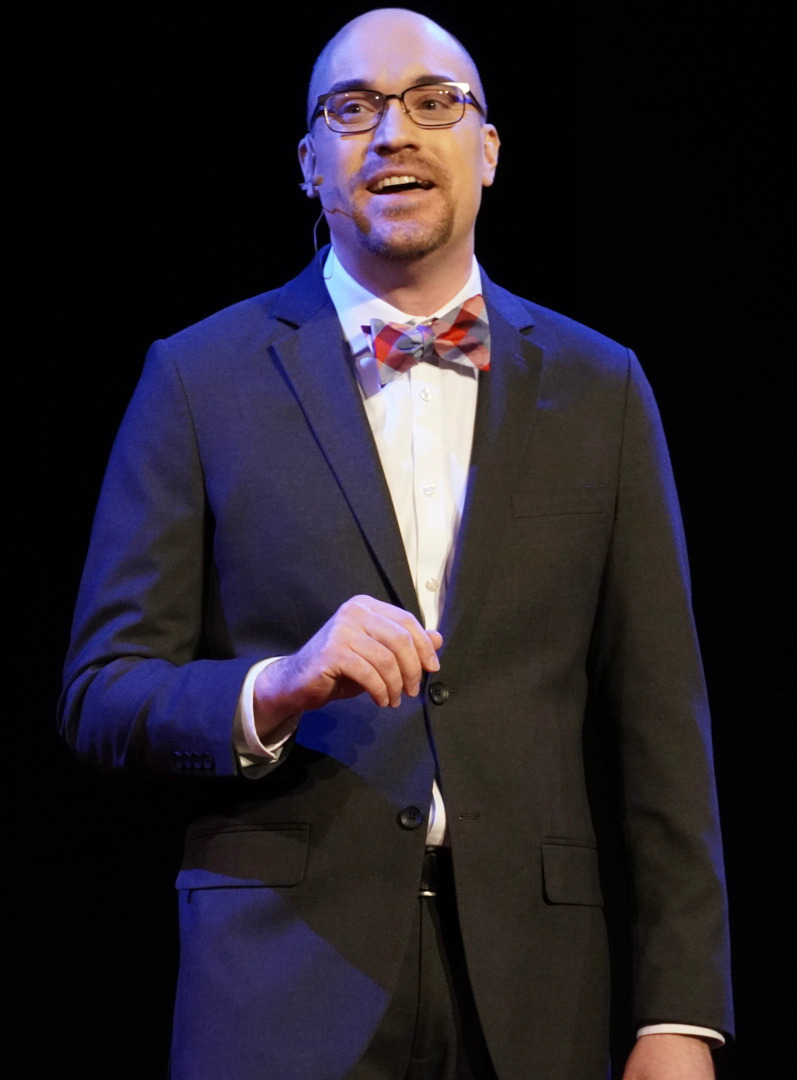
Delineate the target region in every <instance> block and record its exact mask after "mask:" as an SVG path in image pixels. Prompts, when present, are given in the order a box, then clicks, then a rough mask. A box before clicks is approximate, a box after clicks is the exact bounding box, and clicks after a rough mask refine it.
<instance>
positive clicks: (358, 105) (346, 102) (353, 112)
mask: <svg viewBox="0 0 797 1080" xmlns="http://www.w3.org/2000/svg"><path fill="white" fill-rule="evenodd" d="M391 96H392V95H391ZM400 96H401V98H402V100H403V102H404V108H405V109H406V110H407V112H408V113H409V115H410V117H411V119H412V120H414V121H415V123H416V124H418V125H419V126H420V127H445V126H446V125H448V124H455V123H456V122H457V121H458V120H461V119H462V117H463V115H464V113H465V95H464V94H463V93H462V91H461V90H460V89H459V87H456V86H413V87H410V89H409V90H405V91H404V93H403V94H402V95H400ZM385 104H386V99H385V95H384V94H380V93H378V92H377V91H376V90H346V91H342V92H341V93H339V94H332V95H331V96H330V97H328V98H327V100H326V115H327V119H328V122H329V124H330V126H331V127H332V128H333V130H343V131H367V130H368V129H369V128H372V127H376V125H377V124H378V123H379V120H380V118H381V116H382V113H383V112H384V111H385Z"/></svg>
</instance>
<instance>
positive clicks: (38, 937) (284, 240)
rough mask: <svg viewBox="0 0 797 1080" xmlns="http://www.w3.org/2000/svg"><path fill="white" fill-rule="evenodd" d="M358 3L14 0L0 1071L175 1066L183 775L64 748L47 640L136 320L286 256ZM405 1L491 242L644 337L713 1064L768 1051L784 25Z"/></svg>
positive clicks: (634, 339) (782, 616) (179, 317)
mask: <svg viewBox="0 0 797 1080" xmlns="http://www.w3.org/2000/svg"><path fill="white" fill-rule="evenodd" d="M364 9H365V5H352V4H347V3H342V4H337V5H330V4H324V5H316V4H310V3H294V4H292V5H284V6H282V7H280V9H279V10H278V11H276V12H274V11H269V10H268V7H267V5H254V4H235V3H226V4H208V5H206V6H204V7H203V6H200V5H194V4H180V3H176V2H174V3H168V2H167V3H162V4H160V5H157V6H155V5H151V6H150V5H147V4H143V3H129V4H127V5H125V6H123V7H121V8H116V7H115V6H111V5H109V4H102V5H101V4H99V3H97V4H88V3H84V4H80V3H77V4H73V5H63V6H55V5H53V4H45V3H29V4H27V5H26V6H25V7H24V9H23V8H18V9H16V13H15V14H14V19H15V21H16V27H15V28H16V29H18V30H19V34H18V36H16V37H15V39H14V45H13V48H12V53H13V55H12V57H11V59H12V62H13V65H14V67H13V72H14V78H13V80H12V89H11V97H10V99H9V100H8V101H7V103H6V104H7V106H10V107H9V108H7V113H8V114H9V116H10V118H11V119H12V121H17V120H18V121H19V124H18V129H19V135H20V139H19V143H18V145H19V151H18V152H17V151H16V149H15V150H14V152H13V153H12V155H11V158H10V165H8V166H7V168H9V172H10V174H11V178H12V179H14V180H19V181H21V185H20V191H19V194H18V195H17V197H16V198H15V199H14V200H13V201H11V200H7V201H8V203H9V209H10V211H11V226H12V234H14V236H15V238H16V237H18V238H19V239H20V240H21V243H20V244H19V246H18V248H15V247H13V246H12V247H11V248H10V252H11V259H10V262H11V272H12V273H11V276H12V280H13V282H14V283H15V284H16V285H18V286H21V288H20V289H19V291H15V292H14V294H13V307H12V311H11V320H10V323H11V322H15V321H18V323H19V326H20V329H21V334H20V337H19V344H16V343H15V344H13V345H12V344H9V349H10V353H11V355H10V356H8V360H7V371H8V374H9V384H10V386H11V395H10V399H8V401H9V405H10V408H9V409H8V415H9V419H8V422H7V423H8V427H9V428H10V430H11V433H12V442H11V452H10V453H9V457H8V461H9V469H8V471H9V473H10V475H11V477H12V479H13V480H15V481H20V484H19V491H16V490H15V491H13V492H12V494H10V495H9V496H8V497H7V498H8V502H7V510H8V513H7V518H6V520H7V521H8V523H9V524H8V526H7V530H6V531H7V534H8V535H9V537H10V538H11V540H12V542H13V543H14V544H15V545H16V550H15V551H14V553H13V554H12V555H11V556H10V558H9V561H8V563H7V566H8V569H9V577H10V585H11V588H10V590H9V595H10V598H11V599H10V604H9V608H10V625H11V627H12V630H13V633H14V645H15V651H14V654H13V663H12V665H11V667H10V669H9V673H8V675H7V682H6V686H7V698H8V699H9V700H10V703H11V707H10V709H9V713H8V716H7V724H8V725H9V730H10V733H11V735H12V736H16V735H17V734H19V735H20V738H19V740H18V741H15V742H14V743H13V745H12V752H11V754H10V762H9V766H10V768H9V774H10V775H11V777H12V780H13V781H14V782H13V783H12V785H11V786H10V790H11V797H12V802H11V808H10V811H9V817H8V818H7V826H8V830H9V833H10V835H11V836H12V837H14V838H17V837H21V840H22V842H21V844H19V846H18V847H17V846H15V847H14V849H13V850H14V862H13V863H12V864H11V868H10V884H9V891H10V893H11V894H12V895H14V896H16V897H19V896H21V897H22V900H23V903H22V907H21V911H20V917H19V918H18V919H15V920H14V921H13V922H12V923H11V925H12V927H13V934H12V941H11V948H12V951H13V953H14V955H15V958H16V960H17V961H18V962H17V963H16V964H15V966H14V968H13V972H14V975H13V979H14V981H13V983H12V988H13V992H14V995H15V1000H16V1003H17V1004H18V1006H19V1020H18V1027H17V1033H18V1034H19V1036H20V1047H21V1049H22V1051H23V1053H24V1055H25V1057H24V1062H25V1063H22V1064H20V1065H18V1066H16V1067H15V1068H14V1069H13V1070H12V1072H11V1073H9V1075H14V1076H23V1075H30V1076H34V1075H35V1076H40V1075H42V1074H46V1073H47V1071H49V1070H50V1069H54V1068H56V1067H57V1068H58V1069H59V1070H60V1071H62V1072H66V1071H70V1070H75V1071H77V1072H78V1074H79V1075H80V1076H81V1077H83V1078H84V1080H90V1078H94V1077H97V1078H100V1077H102V1078H107V1077H115V1078H117V1077H136V1078H145V1077H158V1076H163V1075H164V1074H165V1061H166V1055H167V1046H168V1033H169V1022H170V1009H171V1000H172V995H173V990H174V979H175V972H176V941H175V913H174V900H173V893H172V881H173V877H174V873H175V868H176V863H177V860H178V858H179V849H180V829H181V819H182V817H183V816H184V813H185V812H186V806H185V803H186V801H187V800H186V798H185V796H184V794H183V793H182V792H181V791H179V790H178V791H175V789H174V787H173V786H171V785H170V784H169V783H165V782H160V781H157V780H147V781H140V780H138V781H131V780H129V779H124V778H121V779H120V778H116V777H106V776H98V775H94V774H92V773H90V772H88V771H87V770H85V769H84V768H82V767H81V766H79V765H78V764H77V763H75V762H74V761H73V760H72V759H71V758H70V756H69V754H68V752H67V751H66V750H65V749H64V748H63V747H62V746H61V744H60V743H59V741H58V737H57V735H56V732H55V726H54V720H53V716H54V710H55V701H56V699H57V694H58V685H59V678H60V665H61V662H62V657H63V654H64V651H65V648H66V642H67V636H68V629H69V619H70V615H71V609H72V605H73V603H74V596H75V591H76V588H77V583H78V579H79V574H80V569H81V564H82V559H83V557H84V554H85V548H86V544H87V540H88V533H89V529H90V524H91V515H92V512H93V508H94V503H95V500H96V496H97V491H98V487H99V483H100V480H101V476H102V471H103V468H104V464H105V460H106V458H107V454H108V451H109V449H110V444H111V441H112V438H113V435H114V432H115V430H116V427H117V425H118V422H119V420H120V417H121V414H122V411H123V409H124V407H125V404H126V402H127V399H128V397H129V395H130V392H131V390H132V388H133V386H134V385H135V381H136V379H137V376H138V373H139V371H140V368H141V363H142V360H143V356H144V352H145V350H146V348H147V346H148V344H149V343H150V341H151V340H152V339H154V338H156V337H162V336H165V335H168V334H170V333H173V332H175V331H177V330H179V329H180V328H182V327H183V326H185V325H187V324H189V323H191V322H193V321H196V320H197V319H199V318H202V317H203V316H205V315H207V314H209V313H211V312H212V311H214V310H217V309H218V308H219V307H222V306H224V305H226V304H228V303H232V302H234V301H236V300H239V299H242V298H243V297H245V296H249V295H252V294H254V293H257V292H260V291H263V290H264V289H266V288H271V287H274V286H276V285H278V284H280V283H281V282H283V281H284V280H286V279H287V278H288V277H291V276H293V274H294V273H296V272H298V271H299V270H300V269H301V267H302V266H303V265H304V263H305V262H306V261H307V260H308V258H309V257H310V255H311V253H312V240H311V232H312V225H313V221H314V217H315V210H316V207H317V203H313V204H311V203H309V202H308V201H307V200H305V199H304V197H303V196H302V194H301V192H300V191H299V189H298V187H297V182H298V181H299V179H300V175H299V171H298V166H297V165H296V159H295V145H296V142H297V140H298V138H299V137H300V136H301V134H302V133H303V131H304V126H303V124H304V121H303V98H304V87H305V85H306V80H307V77H308V75H309V71H310V68H311V66H312V62H313V59H314V57H315V55H316V54H317V52H318V51H319V49H320V48H321V46H322V45H323V43H324V41H325V40H326V39H327V38H328V37H329V36H330V35H331V34H332V33H333V32H334V31H335V30H336V29H337V28H338V27H339V26H340V25H341V24H342V23H343V22H344V21H346V19H348V18H350V17H352V16H353V15H355V14H358V13H359V12H360V11H362V10H364ZM423 10H424V11H425V12H426V13H428V14H429V15H431V16H432V17H435V18H437V19H439V21H440V22H441V23H442V24H443V25H445V26H447V27H448V28H450V29H451V30H452V31H454V32H455V33H456V34H457V35H458V36H459V37H460V38H461V39H462V40H463V42H464V43H465V45H466V46H467V47H469V48H470V50H471V51H472V52H473V53H474V55H475V57H476V59H477V62H478V63H479V65H480V68H481V72H482V76H483V80H484V83H485V86H486V88H487V93H488V98H489V102H490V113H491V119H492V120H493V121H494V122H495V123H496V125H497V126H498V129H499V131H500V133H501V136H502V139H503V147H502V153H501V163H500V167H499V171H498V177H497V181H496V185H495V187H494V188H493V189H492V190H491V191H488V192H487V193H486V197H485V203H484V207H483V212H482V215H481V218H480V223H479V227H478V232H477V250H478V253H479V257H480V260H481V262H482V263H483V265H484V266H485V268H486V269H487V271H488V273H489V274H490V275H491V276H492V277H494V278H495V279H497V280H498V281H499V282H500V283H501V284H503V285H505V286H507V287H508V288H510V289H513V290H514V291H516V292H519V293H521V294H523V295H525V296H529V297H532V298H533V299H535V300H537V301H538V302H540V303H542V304H545V305H547V306H549V307H552V308H554V309H556V310H559V311H562V312H565V313H566V314H568V315H571V316H573V317H575V318H577V319H579V320H581V321H583V322H585V323H587V324H588V325H591V326H593V327H595V328H596V329H598V330H601V331H603V332H604V333H606V334H609V335H610V336H612V337H614V338H617V339H619V340H621V341H622V342H623V343H625V344H628V345H630V346H632V347H633V348H634V349H635V350H636V351H637V352H638V354H639V356H640V358H641V360H642V363H643V366H644V367H645V369H646V371H647V373H648V376H649V377H650V380H651V382H652V383H653V386H654V389H655V391H656V394H657V397H658V400H659V404H660V406H661V409H662V413H663V416H664V421H665V427H666V429H667V432H668V436H669V441H670V447H671V452H672V456H673V461H674V466H675V471H676V477H677V479H678V483H679V489H680V493H681V499H682V506H683V511H684V517H685V521H686V528H687V537H688V541H689V546H690V553H691V560H692V573H693V579H694V589H695V607H696V614H697V619H698V625H699V629H700V631H701V637H702V641H703V648H704V660H705V665H706V670H707V677H708V682H709V688H710V694H711V699H712V705H713V713H714V728H715V741H716V755H717V773H718V783H719V789H720V802H721V807H722V812H723V825H724V833H725V838H726V849H727V867H728V881H729V889H730V898H731V918H732V930H733V933H734V940H735V954H734V959H735V964H734V975H735V989H736V997H737V1007H738V1025H739V1033H738V1040H737V1042H736V1044H735V1045H733V1046H732V1047H729V1048H726V1049H725V1050H723V1051H722V1052H721V1053H720V1054H719V1055H718V1057H717V1061H718V1072H719V1076H720V1077H721V1080H738V1078H745V1080H747V1078H750V1080H755V1078H759V1077H762V1078H763V1077H775V1076H781V1075H784V1074H785V1073H786V1071H787V1068H788V1066H787V1065H786V1061H787V1060H788V1055H789V1046H788V1044H789V1042H790V1041H792V1042H793V1035H792V1034H791V1028H792V1026H793V1017H794V1007H795V1003H794V999H793V994H791V987H792V985H793V981H794V973H793V964H794V961H793V956H790V955H788V943H790V942H792V941H793V936H792V935H791V933H790V928H791V925H792V924H793V922H794V906H795V897H794V892H793V890H792V891H791V893H789V889H788V882H789V880H790V868H791V864H792V863H793V843H792V844H791V846H790V845H789V843H788V840H790V839H791V829H790V821H789V817H790V810H791V800H790V799H788V798H787V795H789V794H790V792H791V790H792V788H793V782H792V781H791V775H790V773H791V768H790V766H791V757H790V754H789V752H788V748H787V740H788V737H789V735H790V733H791V726H792V717H793V713H794V707H793V698H792V695H788V696H787V694H786V678H785V675H786V673H787V672H788V673H789V676H790V675H791V671H792V666H791V665H789V664H788V658H787V655H786V649H787V629H790V621H791V620H790V619H788V615H789V612H788V611H787V607H786V603H785V600H784V598H783V596H782V589H783V585H784V582H785V580H786V567H787V563H786V551H785V540H784V538H783V534H784V526H785V517H786V514H785V511H784V509H783V507H784V505H785V503H786V502H787V501H788V494H790V491H791V488H792V486H793V479H792V474H791V469H790V466H789V465H787V460H786V449H787V436H786V432H787V430H788V429H789V428H791V427H792V426H793V425H792V407H791V399H790V397H789V396H788V394H787V379H788V381H789V383H790V382H791V369H792V366H793V359H792V352H793V348H794V346H793V344H792V342H791V341H790V340H789V338H790V336H791V335H790V334H788V333H787V331H786V326H787V324H786V320H785V318H784V312H786V311H787V310H789V307H793V305H791V304H790V303H787V300H790V298H789V296H788V293H787V287H786V282H785V280H784V264H785V258H786V248H787V239H786V238H787V237H788V235H789V228H790V222H789V221H788V220H787V217H786V212H785V203H786V198H785V194H786V181H785V180H784V178H783V177H784V167H785V166H784V157H785V153H784V147H785V142H786V128H785V120H784V113H783V110H782V108H781V99H782V96H783V94H784V93H785V89H786V79H785V64H784V63H783V61H782V57H783V52H782V50H781V45H782V42H783V41H784V40H785V36H786V30H785V24H784V23H782V22H781V21H780V19H779V16H778V15H777V13H776V11H775V10H774V9H771V8H768V7H766V6H758V7H756V8H753V7H752V6H738V7H735V6H731V5H725V4H719V3H705V4H697V3H694V4H685V3H684V4H678V3H675V4H664V3H658V2H645V3H643V2H638V3H589V2H585V0H582V2H578V0H564V2H556V3H554V2H552V0H538V2H537V3H535V4H533V5H529V6H527V7H524V8H523V14H521V15H517V14H514V15H513V14H511V13H510V8H509V7H508V6H507V5H502V4H495V3H493V4H489V5H488V4H481V5H479V6H478V7H477V6H475V5H467V4H466V5H464V6H460V7H457V8H452V7H451V6H449V5H443V4H439V3H428V4H426V5H425V7H424V9H423ZM322 235H323V230H322ZM10 323H9V325H10ZM789 329H790V327H789ZM787 426H788V427H787ZM790 442H791V440H790V439H789V440H788V443H789V444H790ZM789 569H790V566H789ZM789 683H791V678H789ZM790 851H791V854H789V852H790ZM308 1080H312V1078H308Z"/></svg>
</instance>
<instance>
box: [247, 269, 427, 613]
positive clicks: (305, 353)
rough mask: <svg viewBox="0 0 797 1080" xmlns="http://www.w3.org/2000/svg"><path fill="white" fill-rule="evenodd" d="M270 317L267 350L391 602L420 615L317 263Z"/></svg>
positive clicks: (376, 457) (288, 287) (390, 504)
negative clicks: (272, 331) (273, 325)
mask: <svg viewBox="0 0 797 1080" xmlns="http://www.w3.org/2000/svg"><path fill="white" fill-rule="evenodd" d="M272 315H273V316H274V317H275V318H277V319H280V320H281V321H282V322H283V324H284V325H285V328H286V333H285V335H284V336H280V337H279V338H278V339H277V340H275V341H274V342H273V343H272V344H271V345H270V346H269V352H270V354H271V356H272V358H273V359H274V361H275V362H276V363H277V365H278V367H279V368H280V369H281V370H282V372H283V375H284V377H285V378H286V380H287V381H288V382H289V383H290V385H291V388H292V390H293V392H294V394H295V396H296V399H297V401H298V403H299V405H300V407H301V409H302V411H303V413H304V416H305V418H306V420H307V423H308V425H309V427H310V428H311V430H312V432H313V436H314V438H315V440H316V442H317V443H318V446H319V448H320V450H321V452H322V453H323V455H324V458H325V459H326V461H327V464H328V465H329V468H330V469H331V471H332V472H333V474H334V476H335V479H336V480H337V483H338V485H339V487H340V490H341V492H342V493H343V496H344V498H345V499H346V502H347V503H348V505H349V507H350V509H351V512H352V514H353V515H354V517H355V519H356V520H357V524H358V525H359V528H360V530H361V532H362V535H363V537H364V539H365V542H366V544H367V545H368V548H369V549H370V551H371V553H372V555H373V557H374V559H375V560H376V562H377V563H378V565H379V566H380V568H381V572H382V574H383V576H384V579H385V584H386V587H387V590H388V592H389V593H390V594H391V595H392V598H393V602H394V603H396V604H397V605H398V606H400V607H402V608H404V609H405V610H407V611H411V612H412V613H413V614H414V615H415V616H416V617H418V618H420V612H419V610H418V602H417V599H416V596H415V589H414V586H413V584H412V578H411V575H410V570H409V566H408V565H407V557H406V554H405V552H404V545H403V543H402V540H401V534H400V532H399V527H398V523H397V521H396V515H395V511H394V509H393V502H392V500H391V498H390V492H389V490H388V487H387V482H386V481H385V476H384V473H383V471H382V466H381V463H380V461H379V454H378V452H377V449H376V445H375V443H374V439H373V435H372V434H371V429H370V427H369V424H368V419H367V417H366V415H365V410H364V408H363V404H362V398H361V396H360V391H359V388H358V386H357V380H356V378H355V375H354V372H353V370H352V364H351V361H350V356H349V349H348V346H347V344H346V342H345V341H344V339H343V335H342V331H341V327H340V322H339V320H338V316H337V313H336V311H335V308H334V306H333V304H332V301H331V300H330V298H329V294H328V292H327V290H326V288H325V286H324V283H323V280H322V277H321V271H320V263H319V261H318V260H316V261H314V262H313V263H312V264H311V265H310V266H309V267H308V268H307V269H306V270H305V271H304V273H303V274H301V275H300V276H299V277H298V278H296V279H295V280H294V281H292V282H290V283H289V284H288V285H286V286H285V288H284V289H282V290H281V292H280V294H279V296H278V298H277V300H276V303H275V306H274V309H273V310H272Z"/></svg>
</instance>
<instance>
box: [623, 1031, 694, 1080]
mask: <svg viewBox="0 0 797 1080" xmlns="http://www.w3.org/2000/svg"><path fill="white" fill-rule="evenodd" d="M623 1080H714V1063H713V1062H712V1060H711V1051H710V1050H709V1048H708V1043H706V1042H705V1041H704V1040H703V1039H701V1038H700V1037H699V1036H696V1035H674V1034H664V1033H662V1034H655V1035H642V1036H640V1038H638V1039H637V1041H636V1045H635V1046H634V1049H633V1050H632V1051H631V1054H630V1056H629V1058H628V1064H627V1065H626V1067H625V1072H624V1073H623Z"/></svg>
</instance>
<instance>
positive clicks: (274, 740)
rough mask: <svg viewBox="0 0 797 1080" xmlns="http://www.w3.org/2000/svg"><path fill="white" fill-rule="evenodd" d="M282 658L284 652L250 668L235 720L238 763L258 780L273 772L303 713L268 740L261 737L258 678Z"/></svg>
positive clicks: (251, 776)
mask: <svg viewBox="0 0 797 1080" xmlns="http://www.w3.org/2000/svg"><path fill="white" fill-rule="evenodd" d="M277 660H282V657H281V656H271V657H269V658H268V659H267V660H259V661H258V663H256V664H254V665H253V666H252V667H250V668H249V671H247V673H246V678H245V679H244V684H243V687H242V688H241V694H240V697H239V698H238V706H237V708H236V710H235V721H234V723H233V740H232V742H233V749H234V750H235V753H236V756H237V758H238V766H239V768H240V770H241V772H242V774H243V775H244V776H246V777H247V778H249V779H250V780H257V779H259V777H261V776H265V775H266V773H268V772H271V770H272V769H273V768H274V766H275V765H276V764H277V762H278V761H279V760H280V758H281V757H282V753H283V750H284V749H285V746H286V745H287V744H288V742H289V741H290V739H291V737H292V736H293V735H295V733H296V729H297V727H298V726H299V720H300V718H301V713H295V714H293V715H292V716H289V717H287V719H285V720H283V721H282V723H281V724H279V725H278V726H277V727H276V728H275V729H274V731H273V732H272V733H271V737H270V738H269V741H268V742H267V743H264V742H262V741H261V740H260V737H259V736H258V734H257V729H256V727H255V680H256V679H257V677H258V675H259V674H260V672H261V671H263V670H264V669H265V668H267V667H268V666H269V664H274V663H276V662H277Z"/></svg>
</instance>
